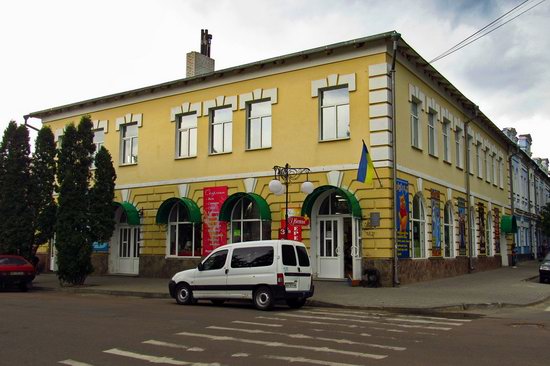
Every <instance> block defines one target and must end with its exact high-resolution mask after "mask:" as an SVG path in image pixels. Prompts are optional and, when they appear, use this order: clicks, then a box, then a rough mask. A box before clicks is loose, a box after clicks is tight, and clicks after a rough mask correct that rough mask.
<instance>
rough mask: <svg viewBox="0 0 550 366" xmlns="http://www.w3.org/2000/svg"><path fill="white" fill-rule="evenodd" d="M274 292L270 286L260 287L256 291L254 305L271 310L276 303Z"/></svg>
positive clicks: (257, 307)
mask: <svg viewBox="0 0 550 366" xmlns="http://www.w3.org/2000/svg"><path fill="white" fill-rule="evenodd" d="M274 303H275V302H274V300H273V293H272V292H271V290H270V289H269V287H266V286H262V287H258V289H257V290H256V291H254V306H255V307H256V309H258V310H271V309H272V308H273V305H274Z"/></svg>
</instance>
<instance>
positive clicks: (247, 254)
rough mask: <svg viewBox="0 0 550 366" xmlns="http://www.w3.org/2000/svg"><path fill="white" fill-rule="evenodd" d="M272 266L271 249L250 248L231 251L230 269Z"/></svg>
mask: <svg viewBox="0 0 550 366" xmlns="http://www.w3.org/2000/svg"><path fill="white" fill-rule="evenodd" d="M272 264H273V247H252V248H239V249H235V250H233V255H232V257H231V268H251V267H267V266H270V265H272Z"/></svg>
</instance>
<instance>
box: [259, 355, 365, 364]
mask: <svg viewBox="0 0 550 366" xmlns="http://www.w3.org/2000/svg"><path fill="white" fill-rule="evenodd" d="M264 358H269V359H272V360H280V361H287V362H291V363H292V362H300V363H310V364H312V365H323V366H361V365H355V364H351V363H342V362H330V361H323V360H312V359H310V358H304V357H285V356H272V355H266V356H264Z"/></svg>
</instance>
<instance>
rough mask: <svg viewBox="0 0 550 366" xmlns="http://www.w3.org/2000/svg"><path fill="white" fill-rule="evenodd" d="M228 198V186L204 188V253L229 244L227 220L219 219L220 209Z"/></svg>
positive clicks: (206, 253)
mask: <svg viewBox="0 0 550 366" xmlns="http://www.w3.org/2000/svg"><path fill="white" fill-rule="evenodd" d="M226 199H227V186H223V187H206V188H204V189H203V202H204V206H203V212H204V217H203V226H202V243H203V245H202V255H203V256H205V255H208V254H210V253H211V252H212V251H213V250H214V249H216V248H217V247H219V246H221V245H224V244H227V222H225V221H219V219H218V218H219V216H220V210H221V208H222V204H223V202H224V201H225V200H226Z"/></svg>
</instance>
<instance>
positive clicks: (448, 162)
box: [443, 160, 453, 166]
mask: <svg viewBox="0 0 550 366" xmlns="http://www.w3.org/2000/svg"><path fill="white" fill-rule="evenodd" d="M443 162H444V163H445V164H447V165H449V166H452V165H453V163H451V162H450V161H448V160H443Z"/></svg>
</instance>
